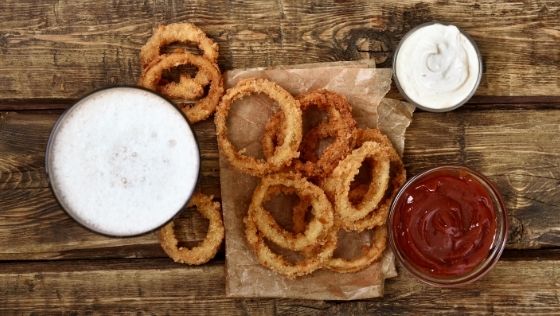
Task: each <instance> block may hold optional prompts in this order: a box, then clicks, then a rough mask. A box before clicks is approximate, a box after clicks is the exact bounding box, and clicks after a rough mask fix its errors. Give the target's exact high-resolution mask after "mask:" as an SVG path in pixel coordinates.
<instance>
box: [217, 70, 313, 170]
mask: <svg viewBox="0 0 560 316" xmlns="http://www.w3.org/2000/svg"><path fill="white" fill-rule="evenodd" d="M256 93H262V94H265V95H267V96H268V97H270V98H271V99H273V100H274V101H276V102H278V104H279V106H280V109H281V111H282V112H283V113H284V115H285V117H286V119H285V120H284V124H283V131H284V132H283V138H282V140H283V141H282V144H281V145H280V146H278V147H276V149H275V151H274V154H273V155H272V156H271V157H269V159H267V160H266V161H265V160H262V159H256V158H254V157H250V156H246V155H242V154H241V153H240V152H239V151H238V150H237V149H236V148H235V146H234V145H233V144H232V143H231V142H230V141H229V139H228V137H227V135H228V127H227V117H228V114H229V111H230V109H231V106H232V104H233V102H235V101H236V100H239V99H241V98H243V97H245V96H248V95H250V94H256ZM215 123H216V134H217V135H218V146H219V148H220V154H223V155H224V156H225V157H226V158H227V159H228V161H229V162H230V164H231V165H232V166H233V167H235V168H237V169H238V170H241V171H243V172H245V173H248V174H250V175H253V176H262V175H265V174H269V173H272V172H275V171H278V170H280V169H281V168H282V167H284V166H286V165H288V164H289V163H290V162H291V161H292V159H293V158H297V157H298V156H299V152H298V147H299V144H300V143H301V137H302V135H301V134H302V125H301V109H300V107H299V102H298V101H297V100H296V99H294V98H293V97H292V95H291V94H290V93H289V92H288V91H286V90H284V89H283V88H282V87H280V86H279V85H278V84H276V83H274V82H272V81H269V80H266V79H246V80H243V81H240V82H239V83H238V84H237V85H236V86H235V87H233V88H230V89H228V90H227V92H226V94H225V95H224V96H223V98H222V101H221V102H220V104H219V106H218V110H217V113H216V117H215Z"/></svg>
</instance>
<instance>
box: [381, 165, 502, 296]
mask: <svg viewBox="0 0 560 316" xmlns="http://www.w3.org/2000/svg"><path fill="white" fill-rule="evenodd" d="M388 228H389V241H390V244H391V247H392V248H393V251H394V252H395V255H396V257H397V259H398V260H399V261H400V262H401V263H402V264H403V266H404V267H405V268H406V269H407V270H408V271H410V272H411V273H412V274H413V275H414V276H416V277H417V278H418V279H420V280H421V281H424V282H426V283H428V284H431V285H436V286H444V287H451V286H460V285H464V284H467V283H470V282H473V281H475V280H477V279H479V278H481V277H482V276H484V275H485V274H486V273H487V272H488V271H490V269H491V268H492V267H493V266H494V265H495V264H496V262H497V261H498V259H499V258H500V255H501V254H502V251H503V249H504V247H505V244H506V240H507V230H508V219H507V211H506V209H505V207H504V203H503V200H502V197H501V196H500V193H499V192H498V191H497V190H496V188H495V187H494V185H493V184H492V183H491V182H490V181H489V180H488V179H487V178H486V177H484V176H483V175H481V174H479V173H477V172H475V171H473V170H471V169H469V168H466V167H462V166H442V167H437V168H433V169H429V170H427V171H424V172H422V173H420V174H418V175H416V176H415V177H413V178H411V179H410V180H408V181H407V183H406V184H405V185H404V186H403V187H402V188H401V190H400V191H399V193H398V194H397V196H396V197H395V199H394V201H393V203H392V205H391V211H390V213H389V218H388Z"/></svg>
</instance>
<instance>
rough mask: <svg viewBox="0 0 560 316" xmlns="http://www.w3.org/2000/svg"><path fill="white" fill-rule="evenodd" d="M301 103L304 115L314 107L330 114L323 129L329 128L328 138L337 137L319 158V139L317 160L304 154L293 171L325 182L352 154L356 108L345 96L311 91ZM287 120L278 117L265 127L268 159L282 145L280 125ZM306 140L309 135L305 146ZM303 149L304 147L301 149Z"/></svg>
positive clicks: (315, 144)
mask: <svg viewBox="0 0 560 316" xmlns="http://www.w3.org/2000/svg"><path fill="white" fill-rule="evenodd" d="M297 99H298V101H299V102H300V106H301V110H302V111H306V110H308V109H310V108H313V107H316V108H318V109H320V110H324V111H326V113H327V116H328V121H327V122H326V123H322V124H321V125H322V126H325V127H327V128H328V130H329V133H330V134H329V135H328V136H329V137H334V138H335V140H334V142H332V143H331V144H329V145H328V146H327V147H326V148H325V149H324V151H323V153H322V154H321V156H320V157H317V154H316V149H317V146H318V145H319V142H318V141H319V139H317V140H316V142H315V143H313V146H314V147H313V155H314V156H312V157H311V155H303V152H302V155H301V156H300V159H298V160H295V161H294V162H293V165H292V166H291V168H292V169H295V170H297V171H300V172H302V173H303V174H304V175H305V176H307V177H312V178H313V177H320V178H324V177H326V176H328V175H329V174H330V173H331V172H332V171H333V170H334V168H335V167H336V165H337V164H338V162H339V161H340V160H341V159H342V158H343V157H344V156H346V155H347V154H348V153H349V152H350V149H351V148H350V146H349V144H350V140H351V137H352V133H353V131H354V129H355V126H356V121H355V120H354V119H353V118H352V107H351V105H350V103H348V100H347V99H346V98H345V97H344V96H342V95H340V94H337V93H334V92H332V91H328V90H315V91H311V92H308V93H305V94H302V95H300V96H299V97H298V98H297ZM283 119H284V116H283V115H282V113H278V114H276V115H274V116H273V117H271V119H270V120H269V122H268V123H267V125H266V127H265V132H264V134H263V136H262V139H261V143H262V147H263V153H264V155H265V157H267V158H268V157H270V156H271V153H272V152H273V150H274V148H275V147H276V146H278V145H281V137H280V134H279V132H280V131H281V129H280V126H281V125H280V124H281V123H282V121H283ZM311 131H313V130H311ZM306 139H307V133H306V134H305V136H304V137H303V141H302V142H306ZM303 145H304V144H303V143H302V145H301V146H303ZM301 146H300V149H301Z"/></svg>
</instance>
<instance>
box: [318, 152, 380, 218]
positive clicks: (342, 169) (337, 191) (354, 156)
mask: <svg viewBox="0 0 560 316" xmlns="http://www.w3.org/2000/svg"><path fill="white" fill-rule="evenodd" d="M367 158H370V159H373V162H374V165H375V172H376V176H375V177H373V181H372V182H371V184H370V187H369V189H368V192H367V193H366V198H364V199H363V201H362V202H361V203H359V205H357V206H354V205H353V204H352V203H351V202H350V200H349V197H348V194H349V191H350V184H351V182H352V180H353V179H354V177H355V176H356V175H357V174H358V171H359V168H360V166H361V165H362V163H363V162H364V160H365V159H367ZM389 168H390V163H389V158H388V154H387V153H386V150H385V149H384V147H382V146H381V145H379V144H378V143H376V142H364V143H363V144H362V145H361V146H360V147H359V148H357V149H354V151H352V153H350V155H348V156H346V158H344V159H343V160H342V161H341V162H340V163H339V164H338V166H337V167H336V168H335V169H334V171H333V173H332V174H331V175H330V176H329V178H327V179H326V180H325V183H324V189H325V191H326V192H327V194H329V196H330V197H331V198H332V200H333V204H334V209H335V212H336V213H337V215H338V216H339V217H340V219H341V220H342V221H343V222H345V221H346V222H348V221H356V220H359V219H361V218H364V217H366V215H368V214H369V213H370V212H371V211H372V210H374V209H375V208H376V207H377V205H378V204H379V202H380V201H381V199H382V198H383V196H384V195H385V191H386V190H387V187H388V184H389Z"/></svg>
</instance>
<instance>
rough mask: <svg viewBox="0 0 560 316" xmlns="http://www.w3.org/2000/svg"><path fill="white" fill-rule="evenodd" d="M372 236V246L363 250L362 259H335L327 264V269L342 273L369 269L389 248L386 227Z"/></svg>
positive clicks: (376, 229) (380, 227) (377, 230)
mask: <svg viewBox="0 0 560 316" xmlns="http://www.w3.org/2000/svg"><path fill="white" fill-rule="evenodd" d="M371 235H372V236H371V241H370V245H369V247H367V248H365V249H363V253H362V255H361V256H360V257H358V258H354V259H350V260H347V259H343V258H334V257H333V258H330V259H329V260H328V261H327V262H326V263H325V267H326V268H327V269H329V270H332V271H336V272H340V273H350V272H357V271H360V270H363V269H365V268H367V267H369V266H370V265H371V264H372V263H373V262H375V261H376V260H378V259H379V258H381V255H382V254H383V251H384V250H385V248H386V247H387V228H386V226H379V227H377V228H375V230H374V231H373V232H372V233H371Z"/></svg>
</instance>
